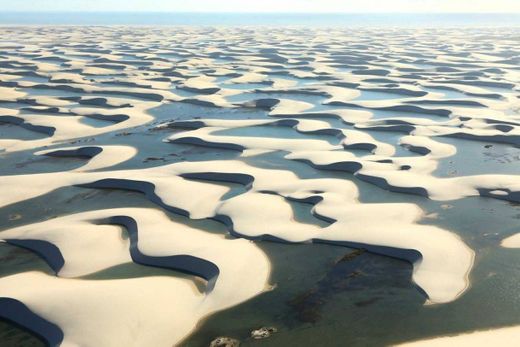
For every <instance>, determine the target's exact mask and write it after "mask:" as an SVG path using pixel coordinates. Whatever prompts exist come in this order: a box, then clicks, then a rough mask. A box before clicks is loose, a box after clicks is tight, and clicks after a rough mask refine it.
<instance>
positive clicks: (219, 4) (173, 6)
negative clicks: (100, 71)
mask: <svg viewBox="0 0 520 347" xmlns="http://www.w3.org/2000/svg"><path fill="white" fill-rule="evenodd" d="M0 11H2V12H4V11H169V12H509V13H511V12H515V13H519V12H520V0H256V1H255V0H0Z"/></svg>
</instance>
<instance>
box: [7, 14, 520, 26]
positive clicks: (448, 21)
mask: <svg viewBox="0 0 520 347" xmlns="http://www.w3.org/2000/svg"><path fill="white" fill-rule="evenodd" d="M31 24H32V25H198V26H242V25H253V26H258V25H294V26H345V27H362V26H415V27H416V26H422V27H427V26H433V27H439V26H442V27H446V26H449V27H452V26H516V27H518V26H520V14H506V13H493V14H485V13H479V14H476V13H456V14H455V13H449V14H441V13H437V14H425V13H420V14H419V13H415V14H414V13H406V14H404V13H403V14H394V13H393V14H373V13H372V14H362V13H349V14H304V13H299V14H294V13H293V14H288V13H180V12H177V13H165V12H87V13H78V12H74V13H73V12H3V13H0V25H31Z"/></svg>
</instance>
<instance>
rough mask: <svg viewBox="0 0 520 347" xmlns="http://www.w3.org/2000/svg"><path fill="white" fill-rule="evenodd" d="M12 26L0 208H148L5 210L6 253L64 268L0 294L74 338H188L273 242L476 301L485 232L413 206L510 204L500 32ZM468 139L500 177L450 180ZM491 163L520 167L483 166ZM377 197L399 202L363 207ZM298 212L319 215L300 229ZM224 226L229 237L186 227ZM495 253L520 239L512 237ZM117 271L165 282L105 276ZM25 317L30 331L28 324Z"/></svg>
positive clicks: (252, 285) (510, 98) (507, 96)
mask: <svg viewBox="0 0 520 347" xmlns="http://www.w3.org/2000/svg"><path fill="white" fill-rule="evenodd" d="M504 30H506V29H504ZM2 31H4V35H2V37H1V38H0V49H1V50H2V53H1V54H0V151H1V152H0V158H1V159H2V160H4V159H5V163H6V166H5V168H3V167H2V175H0V190H1V191H2V194H0V208H5V210H6V211H7V210H9V209H10V208H12V207H13V206H15V204H19V205H16V206H26V205H27V210H28V211H29V213H30V211H31V209H34V208H35V207H34V206H32V205H31V199H35V198H41V199H45V198H46V195H47V194H50V193H52V192H54V191H56V190H58V189H60V188H65V187H71V186H73V187H76V188H75V189H79V188H78V187H81V188H84V189H87V188H88V189H112V190H124V191H133V192H138V193H141V194H142V195H143V198H146V199H148V200H149V201H150V202H151V203H153V204H155V205H156V208H144V207H127V205H126V204H125V202H124V201H119V202H118V204H120V207H119V208H110V209H104V210H103V209H101V210H99V209H94V210H92V211H87V212H81V213H72V214H66V215H59V216H58V217H56V218H49V219H47V220H44V221H34V222H32V223H29V224H21V222H20V221H16V220H17V219H16V218H12V220H11V217H9V218H6V220H7V219H9V221H8V222H9V223H13V225H10V224H5V226H4V227H3V229H2V231H0V240H2V241H3V242H7V243H8V244H10V245H11V246H16V247H22V248H25V249H28V250H30V251H32V252H33V253H35V254H36V255H38V256H40V257H41V258H42V259H43V260H45V261H46V262H47V265H48V266H49V268H50V269H51V270H53V271H54V272H55V276H53V275H50V274H45V273H42V272H36V271H27V272H21V273H15V274H10V275H9V276H5V277H0V296H2V297H5V298H8V299H9V298H10V299H15V300H18V301H19V302H21V303H22V304H23V305H26V306H27V308H28V309H29V312H31V311H32V312H33V314H36V315H37V316H39V317H41V318H42V319H44V320H46V321H47V322H49V323H53V324H56V325H57V327H58V328H59V329H61V330H62V332H63V334H64V337H63V341H62V345H63V346H171V345H175V344H179V343H181V342H182V340H183V339H184V338H186V337H187V336H188V335H189V334H190V332H193V331H194V329H195V328H196V326H197V325H198V324H199V323H200V322H201V321H202V320H203V319H204V318H205V317H207V316H208V315H210V314H212V313H214V312H217V311H219V310H224V309H227V308H230V307H232V306H234V305H237V304H240V303H243V302H245V301H247V300H249V299H251V298H253V297H255V296H257V295H260V294H261V293H263V292H264V291H266V290H268V289H269V277H270V273H271V266H272V264H270V262H269V259H268V257H267V256H266V254H264V253H263V251H261V250H260V248H259V247H258V246H257V243H261V242H280V243H284V244H285V245H284V247H291V244H293V243H321V244H334V245H339V246H344V247H351V248H362V249H366V250H367V251H368V252H371V253H375V254H380V255H384V256H388V257H393V258H397V259H401V260H404V261H407V262H409V263H410V264H412V266H413V271H412V273H411V279H410V280H411V281H412V282H413V283H414V284H415V285H416V287H417V289H418V291H420V292H421V293H422V294H424V303H426V304H432V305H433V304H435V305H441V304H449V303H450V302H452V301H454V300H457V299H458V298H459V297H460V296H461V295H463V294H464V293H466V292H467V291H468V290H471V289H470V287H471V281H470V278H472V277H471V271H472V268H473V265H474V264H473V262H474V259H477V260H479V254H478V253H477V254H475V250H473V249H472V248H471V247H470V246H469V245H479V244H480V243H479V242H478V241H479V240H474V239H473V238H474V237H478V235H476V236H474V235H471V236H468V235H459V230H458V229H457V228H453V230H451V227H448V226H445V225H448V224H447V223H446V224H444V221H441V220H435V219H432V218H429V219H426V217H427V214H428V216H432V214H429V213H430V212H429V211H426V210H427V208H421V207H420V206H419V205H418V204H419V203H421V202H424V201H426V200H427V199H430V200H437V201H453V200H460V199H463V198H467V197H473V198H475V199H480V197H486V198H494V199H500V200H507V201H510V202H520V174H519V173H518V171H515V170H514V168H515V166H514V165H515V161H516V162H517V161H518V159H517V158H516V157H515V153H514V152H513V151H514V148H515V146H518V145H519V144H520V115H519V114H518V110H519V109H520V98H519V97H518V92H519V90H520V89H519V84H520V73H519V72H518V68H517V66H518V57H517V54H515V53H514V52H517V51H518V42H516V41H514V40H510V39H506V37H507V36H508V35H509V36H511V35H515V34H514V31H509V29H507V30H506V31H507V32H506V33H503V32H497V31H493V30H491V29H489V30H484V29H482V30H476V31H472V30H469V31H465V30H461V31H458V30H451V29H445V30H442V31H435V32H429V31H417V32H416V31H407V30H403V31H396V30H391V31H389V32H388V33H381V32H379V31H374V30H369V29H366V30H358V31H348V30H343V29H340V28H336V29H333V28H330V29H326V30H325V29H323V31H322V30H318V29H316V30H308V28H300V29H298V28H282V29H276V30H274V29H269V28H267V29H266V28H249V29H247V30H243V29H239V28H195V27H185V28H168V27H164V28H151V27H142V28H126V27H70V28H68V27H30V28H28V27H27V28H26V27H20V28H3V29H2ZM468 35H469V36H471V35H472V37H474V38H475V40H474V41H475V42H471V44H468ZM468 143H473V144H475V146H480V147H482V148H484V149H489V148H492V147H493V146H498V145H500V146H501V147H500V149H501V150H502V151H503V152H497V153H495V154H489V153H488V154H486V155H488V156H489V158H486V159H487V160H490V163H492V164H490V165H489V167H486V168H484V167H482V168H481V171H478V172H477V173H475V172H474V171H471V170H468V171H466V170H465V169H466V168H465V164H463V165H460V169H459V170H460V171H461V172H457V171H455V170H454V171H453V172H451V173H449V174H446V173H443V172H441V171H442V170H446V169H445V167H446V165H447V163H448V164H451V163H452V162H457V161H459V160H462V159H461V158H459V156H460V155H461V153H466V152H464V151H468V147H470V146H469V145H468ZM502 146H503V147H502ZM504 148H505V149H504ZM484 149H482V150H480V152H479V151H478V150H477V151H474V152H471V153H477V154H475V156H478V155H479V154H482V151H484ZM221 158H224V159H221ZM68 160H70V162H69V161H68ZM463 160H467V165H468V167H470V166H471V165H472V163H473V161H474V160H475V161H477V160H480V158H472V157H467V158H463ZM491 160H495V161H491ZM497 160H498V161H497ZM500 160H502V161H501V162H500V163H506V162H507V163H508V165H510V166H508V167H507V168H505V169H503V167H502V166H500V167H499V166H493V165H500V164H497V162H499V161H500ZM73 161H74V163H76V164H77V165H76V166H75V168H74V169H66V168H63V169H61V170H60V168H59V167H58V165H60V163H64V164H65V163H66V164H67V165H69V164H70V165H73V164H72V162H73ZM49 163H51V164H49ZM78 163H79V164H78ZM140 163H146V165H144V164H143V165H141V164H140ZM477 163H478V161H477ZM46 165H47V166H46ZM69 167H70V166H69ZM302 167H304V169H300V168H302ZM441 169H442V170H441ZM306 170H309V171H306ZM51 171H52V172H51ZM468 172H469V173H468ZM366 186H370V187H371V188H373V189H374V192H383V190H386V191H390V192H394V193H396V195H390V194H389V195H385V199H387V200H385V201H382V200H383V198H381V200H379V197H378V196H374V197H373V199H372V200H371V201H372V202H367V200H366V199H364V198H363V197H362V196H363V195H362V193H363V192H364V191H363V189H366V188H364V187H366ZM380 189H383V190H380ZM385 193H386V192H385ZM400 193H405V194H413V195H417V196H418V197H413V198H414V200H413V202H412V200H411V199H412V198H411V197H410V200H406V196H404V195H397V194H400ZM64 194H68V193H64ZM373 194H376V193H373ZM388 197H392V198H391V199H390V198H388ZM109 198H110V197H108V198H107V199H109ZM374 201H375V202H374ZM387 201H398V202H387ZM407 201H409V202H407ZM55 203H56V202H54V201H49V202H48V204H49V205H53V204H55ZM300 203H305V204H308V205H311V206H309V209H308V210H306V211H305V213H306V214H307V216H306V217H307V218H306V219H301V218H299V217H298V215H297V213H296V209H295V206H296V204H300ZM59 207H60V206H57V210H58V211H59ZM23 208H25V207H23ZM161 210H162V211H161ZM67 211H70V209H67ZM166 211H168V213H173V214H176V215H180V216H182V217H178V220H177V219H175V220H174V219H172V218H171V216H170V215H169V214H166V213H165V212H166ZM24 213H25V212H24ZM313 219H319V220H320V221H321V222H322V223H312V222H310V220H313ZM195 220H197V221H195ZM215 221H216V222H219V223H220V227H221V229H218V230H206V229H204V228H201V229H199V228H198V227H194V226H191V225H192V224H191V223H192V222H193V223H206V222H207V223H208V224H210V223H213V222H215ZM441 223H443V224H442V226H441ZM499 223H502V221H499ZM196 225H200V224H196ZM211 225H217V224H211ZM208 228H209V227H208ZM125 230H126V231H125ZM508 235H510V234H508ZM470 239H471V240H470ZM499 240H502V243H501V245H502V246H503V247H507V248H519V247H520V236H519V234H516V235H512V236H509V237H504V236H501V237H500V238H499ZM486 242H491V241H486ZM486 245H488V243H486ZM495 246H496V248H497V249H500V245H499V244H498V242H497V244H496V245H495ZM472 247H473V246H472ZM489 247H493V245H492V246H489ZM475 249H477V248H475ZM502 251H505V250H503V249H502ZM477 252H478V251H477ZM508 252H509V251H508ZM511 252H514V249H513V250H511ZM124 266H128V267H129V268H131V269H135V268H137V267H140V266H147V267H149V269H150V271H152V270H154V269H153V268H161V269H163V270H164V271H163V272H160V275H153V276H142V275H140V274H139V273H138V272H137V271H134V272H135V273H134V272H132V271H130V270H129V271H130V272H131V274H129V276H128V277H126V278H105V277H103V274H105V275H106V274H107V273H108V274H110V273H111V271H114V269H117V268H121V267H124ZM274 266H276V264H274ZM294 271H295V272H302V271H303V272H305V271H306V269H302V268H299V267H298V266H295V267H294ZM165 273H166V274H165ZM98 277H100V278H98ZM484 299H485V298H484ZM1 304H2V302H0V309H1ZM24 312H25V311H24ZM24 314H25V313H24ZM24 314H22V313H20V315H21V317H16V318H17V319H21V320H22V321H23V322H24V324H21V325H22V326H25V328H27V329H29V330H31V328H32V329H36V327H35V326H34V320H33V321H31V319H30V317H28V316H24ZM8 318H9V317H8ZM31 322H33V323H31ZM31 324H32V325H31ZM58 335H59V334H58ZM517 335H518V329H517V328H516V327H513V328H503V329H496V330H492V331H478V332H474V333H468V334H464V335H460V336H454V337H441V338H435V339H432V340H424V341H417V342H411V343H410V344H406V345H419V346H422V345H427V346H429V345H433V346H436V345H443V346H444V345H466V344H467V345H479V344H480V345H481V344H483V343H486V344H491V342H489V341H492V343H499V344H504V345H507V343H508V339H513V338H517ZM44 337H45V336H44ZM394 341H395V340H394ZM488 342H489V343H488Z"/></svg>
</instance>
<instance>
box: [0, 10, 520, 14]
mask: <svg viewBox="0 0 520 347" xmlns="http://www.w3.org/2000/svg"><path fill="white" fill-rule="evenodd" d="M6 13H164V14H166V13H171V14H283V15H299V14H315V15H344V14H370V15H374V14H381V15H385V14H386V15H389V14H390V15H392V14H428V15H444V14H479V15H486V14H489V15H496V14H503V15H520V12H502V11H497V12H493V11H491V12H490V11H486V12H463V11H449V12H448V11H440V12H412V11H410V12H407V11H396V12H377V11H372V12H366V11H348V12H310V11H294V12H283V11H282V12H276V11H138V10H125V11H118V10H115V11H114V10H110V11H104V10H88V11H79V10H78V11H74V10H72V11H71V10H65V11H64V10H33V11H23V10H9V11H3V12H2V13H0V15H2V14H6Z"/></svg>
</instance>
